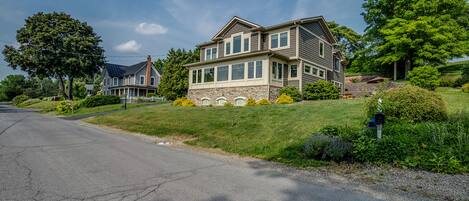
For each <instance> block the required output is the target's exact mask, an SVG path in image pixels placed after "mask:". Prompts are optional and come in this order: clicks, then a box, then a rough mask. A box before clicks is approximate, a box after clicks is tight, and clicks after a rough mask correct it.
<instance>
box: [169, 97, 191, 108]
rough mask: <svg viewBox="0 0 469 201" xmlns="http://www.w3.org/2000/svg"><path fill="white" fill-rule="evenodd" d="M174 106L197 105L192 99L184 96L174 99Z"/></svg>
mask: <svg viewBox="0 0 469 201" xmlns="http://www.w3.org/2000/svg"><path fill="white" fill-rule="evenodd" d="M173 106H182V107H195V103H194V102H193V101H192V100H189V99H187V98H186V97H182V98H177V99H176V100H174V101H173Z"/></svg>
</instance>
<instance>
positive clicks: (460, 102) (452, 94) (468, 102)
mask: <svg viewBox="0 0 469 201" xmlns="http://www.w3.org/2000/svg"><path fill="white" fill-rule="evenodd" d="M436 91H437V93H439V94H441V96H443V99H444V100H445V101H446V103H447V106H448V111H449V113H450V114H454V113H458V112H467V113H469V93H462V92H461V89H455V88H447V87H440V88H438V89H437V90H436Z"/></svg>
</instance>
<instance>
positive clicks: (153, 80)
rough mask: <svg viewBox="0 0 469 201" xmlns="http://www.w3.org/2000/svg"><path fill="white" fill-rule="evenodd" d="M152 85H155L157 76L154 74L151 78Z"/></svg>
mask: <svg viewBox="0 0 469 201" xmlns="http://www.w3.org/2000/svg"><path fill="white" fill-rule="evenodd" d="M150 85H151V86H155V77H153V76H152V77H151V78H150Z"/></svg>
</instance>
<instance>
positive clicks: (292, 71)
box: [290, 64, 298, 78]
mask: <svg viewBox="0 0 469 201" xmlns="http://www.w3.org/2000/svg"><path fill="white" fill-rule="evenodd" d="M290 77H291V78H296V77H298V65H296V64H294V65H291V66H290Z"/></svg>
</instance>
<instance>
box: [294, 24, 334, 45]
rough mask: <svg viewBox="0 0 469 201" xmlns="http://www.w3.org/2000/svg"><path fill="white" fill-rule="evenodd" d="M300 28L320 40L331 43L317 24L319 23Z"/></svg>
mask: <svg viewBox="0 0 469 201" xmlns="http://www.w3.org/2000/svg"><path fill="white" fill-rule="evenodd" d="M301 26H303V27H304V28H306V29H308V30H309V31H311V32H313V33H314V34H316V35H317V36H319V37H321V38H322V39H324V40H327V42H329V43H331V41H330V40H329V39H328V38H327V36H326V33H325V32H324V30H323V29H322V26H321V25H320V24H319V22H310V23H305V24H302V25H301Z"/></svg>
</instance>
